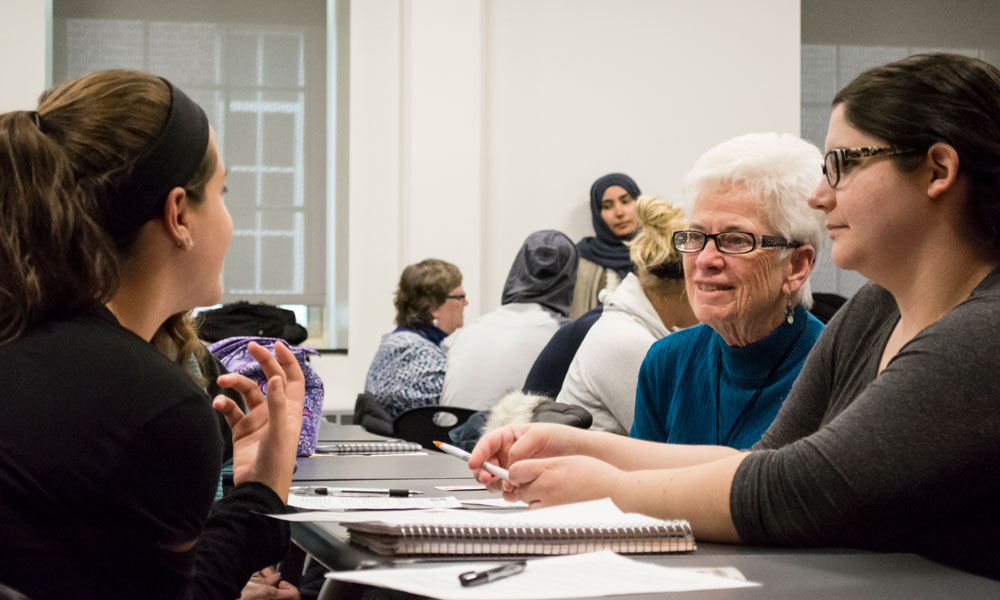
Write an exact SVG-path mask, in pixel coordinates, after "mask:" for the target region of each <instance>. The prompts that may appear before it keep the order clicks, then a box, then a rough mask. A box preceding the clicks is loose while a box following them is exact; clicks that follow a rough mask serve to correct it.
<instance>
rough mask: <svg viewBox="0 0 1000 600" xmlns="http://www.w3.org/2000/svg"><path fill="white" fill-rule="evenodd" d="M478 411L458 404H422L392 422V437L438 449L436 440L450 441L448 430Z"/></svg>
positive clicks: (430, 448) (429, 448)
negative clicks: (460, 406) (459, 406)
mask: <svg viewBox="0 0 1000 600" xmlns="http://www.w3.org/2000/svg"><path fill="white" fill-rule="evenodd" d="M475 413H476V411H474V410H472V409H470V408H458V407H457V406H420V407H418V408H411V409H410V410H408V411H406V412H404V413H402V414H401V415H399V416H398V417H396V420H395V421H393V423H392V437H397V438H400V439H403V440H406V441H408V442H416V443H418V444H420V445H421V446H423V447H424V448H427V449H428V450H437V448H436V447H435V446H434V440H438V441H441V442H447V443H450V440H449V438H448V432H449V431H451V429H452V428H453V427H458V426H459V425H461V424H462V423H465V421H466V420H468V418H469V417H471V416H472V415H474V414H475Z"/></svg>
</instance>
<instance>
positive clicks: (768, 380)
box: [715, 322, 806, 446]
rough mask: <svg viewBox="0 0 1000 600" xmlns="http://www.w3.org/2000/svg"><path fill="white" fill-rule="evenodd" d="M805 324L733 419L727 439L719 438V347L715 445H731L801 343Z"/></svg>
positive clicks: (720, 407)
mask: <svg viewBox="0 0 1000 600" xmlns="http://www.w3.org/2000/svg"><path fill="white" fill-rule="evenodd" d="M805 326H806V324H805V323H804V322H803V324H802V329H800V330H799V334H798V335H797V336H795V340H794V341H792V343H791V344H789V345H788V347H787V348H785V352H784V353H783V354H782V355H781V358H779V359H778V362H776V363H774V366H773V367H771V371H770V372H769V373H768V374H767V377H765V378H764V383H763V384H762V385H761V386H760V387H759V388H757V391H756V392H754V393H753V396H751V397H750V401H749V402H747V403H746V404H744V405H743V410H741V411H740V414H739V415H737V417H736V420H735V421H733V424H732V425H731V426H730V427H729V431H727V432H726V437H725V439H720V438H719V434H720V433H721V430H722V425H721V424H720V422H719V420H720V417H719V415H720V414H721V413H722V403H721V402H720V400H719V388H721V387H722V348H719V352H718V354H717V355H716V357H717V360H716V365H717V372H718V373H719V375H718V377H717V378H716V380H715V445H716V446H728V445H729V442H730V440H731V439H732V437H733V434H734V433H735V432H736V428H737V427H738V426H739V425H740V423H742V422H743V419H745V418H746V416H747V415H748V414H750V409H752V408H753V405H754V404H756V403H757V398H760V395H761V394H762V393H764V390H765V389H766V388H767V386H769V385H771V384H772V383H774V382H773V381H771V380H772V379H773V378H774V376H775V375H777V373H778V369H779V368H781V365H783V364H784V363H785V359H786V358H788V355H789V354H791V352H792V348H794V347H795V345H796V344H798V343H799V339H800V338H801V337H802V334H803V333H805V331H806V327H805ZM723 343H725V342H723Z"/></svg>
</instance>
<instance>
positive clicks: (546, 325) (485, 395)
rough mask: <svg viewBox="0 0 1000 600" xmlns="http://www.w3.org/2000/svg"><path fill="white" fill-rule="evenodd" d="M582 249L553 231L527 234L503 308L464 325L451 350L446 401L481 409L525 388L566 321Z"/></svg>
mask: <svg viewBox="0 0 1000 600" xmlns="http://www.w3.org/2000/svg"><path fill="white" fill-rule="evenodd" d="M576 269H577V251H576V247H575V246H574V245H573V242H572V240H570V239H569V238H568V237H566V235H565V234H563V233H561V232H558V231H554V230H545V231H536V232H535V233H533V234H531V235H530V236H528V239H526V240H525V241H524V244H522V245H521V249H520V250H519V251H518V253H517V257H516V258H515V259H514V264H513V265H512V266H511V268H510V274H509V275H507V283H506V284H505V285H504V289H503V297H502V298H501V304H502V306H500V308H498V309H496V310H494V311H492V312H490V313H487V314H485V315H483V316H482V317H480V318H479V319H477V320H476V322H474V323H471V324H469V325H467V326H465V327H463V328H462V330H461V331H459V332H458V333H457V334H456V335H455V341H454V343H453V344H452V346H451V348H450V349H449V350H448V364H447V367H446V369H445V378H444V391H443V392H442V393H441V404H447V405H452V406H461V407H465V408H473V409H476V410H482V409H486V408H489V407H490V406H491V405H492V404H493V403H494V402H495V401H496V400H497V399H498V398H500V396H502V395H503V394H504V393H505V392H508V391H510V390H513V389H520V388H521V384H523V383H524V379H525V377H526V376H527V375H528V371H529V370H531V365H532V364H534V362H535V358H536V357H537V356H538V353H539V352H541V350H542V348H543V347H544V346H545V344H546V343H548V341H549V338H551V337H552V334H554V333H555V332H556V330H558V329H559V326H560V325H561V324H562V323H563V322H564V321H565V320H566V315H567V313H568V312H569V304H570V297H571V295H572V293H573V284H574V282H575V281H576Z"/></svg>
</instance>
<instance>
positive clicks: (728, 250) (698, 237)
mask: <svg viewBox="0 0 1000 600" xmlns="http://www.w3.org/2000/svg"><path fill="white" fill-rule="evenodd" d="M708 240H715V247H716V248H718V249H719V252H722V253H723V254H747V253H748V252H753V251H754V250H756V249H757V248H758V246H759V247H760V248H798V247H799V246H801V245H802V242H792V241H789V240H786V239H785V238H783V237H778V236H776V235H761V236H757V235H754V234H752V233H749V232H746V231H721V232H719V233H705V232H704V231H693V230H683V231H675V232H674V235H673V237H672V238H671V242H672V243H673V246H674V250H677V251H678V252H686V253H688V254H690V253H693V252H701V251H702V250H704V249H705V245H706V244H708Z"/></svg>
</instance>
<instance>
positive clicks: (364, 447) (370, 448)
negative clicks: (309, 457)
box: [316, 440, 424, 455]
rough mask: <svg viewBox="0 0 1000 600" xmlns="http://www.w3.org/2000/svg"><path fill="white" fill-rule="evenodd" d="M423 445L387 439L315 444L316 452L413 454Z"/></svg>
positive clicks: (422, 449) (338, 453)
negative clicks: (381, 440)
mask: <svg viewBox="0 0 1000 600" xmlns="http://www.w3.org/2000/svg"><path fill="white" fill-rule="evenodd" d="M423 451H424V447H423V446H421V445H420V444H417V443H415V442H404V441H401V440H389V441H384V442H339V443H335V444H322V445H319V446H316V454H336V455H340V454H413V453H414V452H423Z"/></svg>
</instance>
